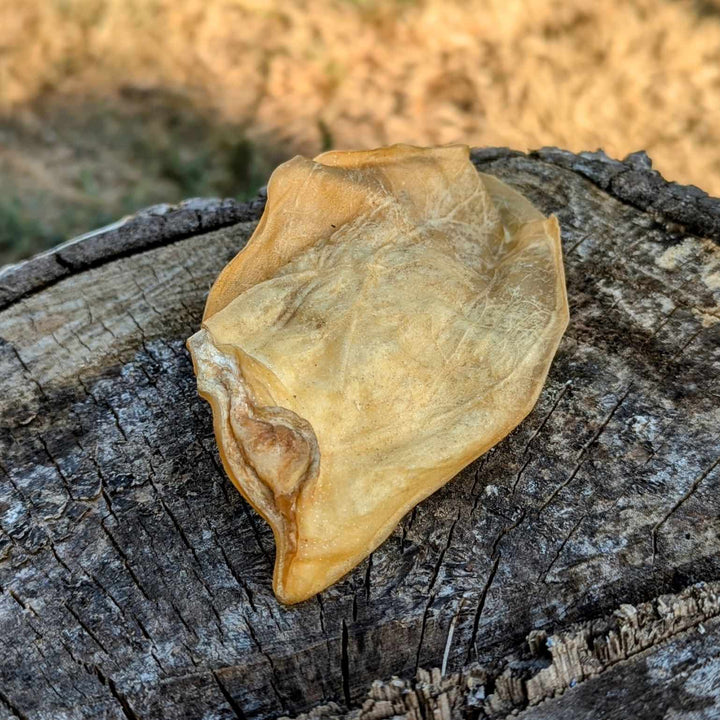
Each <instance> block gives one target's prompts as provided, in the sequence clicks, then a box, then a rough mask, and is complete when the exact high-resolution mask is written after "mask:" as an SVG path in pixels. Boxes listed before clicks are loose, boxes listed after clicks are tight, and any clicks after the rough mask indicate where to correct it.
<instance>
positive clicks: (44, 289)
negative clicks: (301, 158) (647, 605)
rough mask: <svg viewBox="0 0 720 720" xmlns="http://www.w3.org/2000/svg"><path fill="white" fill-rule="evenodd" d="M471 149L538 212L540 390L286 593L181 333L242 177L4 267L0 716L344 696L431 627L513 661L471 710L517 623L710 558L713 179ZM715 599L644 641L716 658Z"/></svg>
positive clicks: (232, 216) (422, 643)
mask: <svg viewBox="0 0 720 720" xmlns="http://www.w3.org/2000/svg"><path fill="white" fill-rule="evenodd" d="M474 158H475V161H476V164H477V165H478V167H479V168H481V169H482V170H483V171H485V172H490V173H494V174H497V175H498V176H499V177H501V178H502V179H504V180H505V181H507V182H509V183H510V184H512V185H514V186H516V187H517V188H518V189H519V190H521V191H522V192H524V193H525V194H527V195H528V196H529V197H530V198H531V199H532V200H533V201H534V202H535V203H536V204H537V205H538V206H539V207H540V208H542V209H543V210H544V211H545V212H555V213H556V214H557V215H558V217H559V219H560V223H561V226H562V233H563V244H564V249H565V257H566V271H567V280H568V292H569V297H570V303H571V320H570V327H569V329H568V332H567V334H566V336H565V338H564V340H563V343H562V345H561V347H560V351H559V353H558V356H557V358H556V360H555V362H554V364H553V368H552V370H551V373H550V377H549V379H548V383H547V385H546V387H545V389H544V391H543V393H542V396H541V398H540V401H539V402H538V405H537V407H536V409H535V411H534V412H533V413H532V414H531V415H530V416H529V417H528V418H527V420H526V421H525V422H524V423H523V424H522V425H521V426H520V427H519V428H518V429H517V430H515V431H514V432H513V433H512V434H511V435H510V436H509V437H508V438H506V439H505V440H504V441H503V442H502V443H500V444H499V445H498V446H497V447H496V448H494V449H493V450H492V451H491V452H489V453H488V454H487V455H486V456H485V457H484V458H481V459H480V461H478V462H477V463H475V464H473V465H472V466H471V467H469V468H467V469H466V470H465V471H464V472H463V473H461V474H460V475H459V476H458V477H457V478H456V479H455V480H453V481H452V482H451V483H449V484H448V485H447V486H446V487H445V488H443V489H442V490H441V491H440V492H438V493H436V494H435V495H434V496H433V497H431V498H429V499H428V500H427V501H425V502H424V503H422V504H421V505H420V506H418V508H416V510H415V511H413V512H412V513H411V514H410V515H409V516H408V517H407V518H406V519H405V521H404V522H403V523H402V525H401V527H399V528H398V529H397V531H396V532H395V533H394V534H393V535H392V536H391V538H390V539H389V540H388V541H387V542H386V543H385V544H384V545H383V546H382V547H381V548H379V549H378V550H377V551H376V552H375V553H374V554H373V556H372V557H371V558H370V559H369V560H368V561H366V562H365V563H363V564H362V565H361V566H360V567H359V568H357V569H356V570H355V571H354V572H352V573H351V574H350V575H349V576H348V577H347V578H345V579H344V580H343V581H342V582H340V583H339V584H337V585H336V586H334V587H332V588H330V589H329V590H327V591H326V592H324V593H323V594H322V595H321V596H319V597H318V598H317V599H315V600H311V601H308V602H306V603H303V604H301V605H299V606H295V607H292V608H285V607H282V606H280V605H278V604H277V602H276V601H275V599H274V597H273V595H272V590H271V573H272V553H273V543H272V535H271V533H270V531H269V529H268V528H267V527H266V526H265V525H264V524H263V523H262V522H261V521H260V520H259V518H257V517H256V516H255V515H254V514H253V513H252V512H251V511H250V510H249V509H248V507H247V506H246V504H245V503H244V502H243V501H242V499H241V498H240V497H239V495H238V494H237V493H236V492H235V491H234V490H233V489H232V487H231V486H230V484H229V482H228V481H227V480H226V478H225V476H224V474H223V472H222V469H221V467H220V465H219V461H218V457H217V454H216V450H215V443H214V439H213V436H212V428H211V423H210V412H209V409H208V407H207V406H206V404H205V403H204V402H203V401H202V400H200V399H199V398H198V397H197V395H196V391H195V382H194V377H193V374H192V369H191V365H190V362H189V358H188V355H187V352H186V351H185V348H184V340H185V338H186V337H187V336H188V335H189V334H190V333H191V332H193V331H194V330H195V329H196V328H197V325H198V323H199V319H200V315H201V312H202V306H203V301H204V297H205V294H206V292H207V290H208V288H209V286H210V283H211V282H212V280H213V279H214V277H215V276H216V275H217V273H218V272H219V270H220V269H221V267H222V266H223V265H224V264H225V263H226V262H227V260H229V259H230V257H232V256H233V255H234V254H235V253H236V252H237V250H238V249H239V248H240V247H241V246H242V244H243V242H244V241H245V240H246V239H247V237H248V236H249V235H250V233H251V232H252V229H253V227H254V224H255V222H256V220H257V219H258V217H259V214H260V212H261V209H262V199H259V200H257V201H255V202H254V203H250V204H247V205H239V204H234V203H227V202H226V203H204V202H195V203H193V204H191V206H190V208H188V207H187V206H182V207H180V208H177V209H172V208H164V209H161V210H156V211H154V212H151V213H145V214H143V215H140V216H138V217H137V218H135V219H131V220H130V221H128V223H125V224H123V225H122V226H121V227H119V228H115V229H111V230H109V231H108V232H106V233H102V234H99V235H95V236H93V237H90V238H87V239H85V240H82V241H80V242H77V243H74V244H71V245H69V246H65V248H61V249H60V250H59V251H56V252H55V253H49V254H46V255H45V256H43V257H41V258H39V259H36V260H33V261H30V262H29V263H27V264H25V265H22V266H18V267H15V268H11V269H9V270H7V271H5V272H4V273H2V274H0V304H2V306H3V309H2V311H1V312H0V336H1V337H2V340H1V341H0V364H1V370H0V377H1V378H2V380H1V382H2V393H1V394H0V408H2V415H1V416H2V421H1V427H0V448H1V450H0V452H1V463H2V465H1V467H0V472H2V478H3V479H2V482H1V483H0V591H1V593H0V716H3V714H4V716H7V717H11V718H12V717H16V718H47V719H50V718H52V720H65V719H68V720H69V719H71V718H73V719H74V718H95V717H107V718H163V719H165V720H175V719H176V718H178V719H179V718H188V719H189V718H207V719H208V720H209V719H210V718H233V717H246V718H266V717H274V716H277V715H283V714H285V715H295V714H298V713H300V712H302V711H304V710H307V709H308V708H310V707H312V706H314V705H317V704H322V703H325V704H327V703H328V702H331V701H332V702H335V703H337V704H338V707H347V706H358V707H359V706H360V705H361V704H362V702H363V701H364V700H365V698H366V694H367V692H368V688H369V687H370V684H371V682H372V681H373V680H375V679H380V680H383V679H384V680H387V679H388V678H390V676H392V675H399V676H400V677H402V678H405V679H406V680H409V679H410V678H411V677H413V676H414V675H415V672H416V669H417V668H418V667H423V666H427V667H431V666H439V665H440V664H441V662H442V660H443V655H444V652H445V650H446V645H447V639H448V631H449V629H450V627H451V626H452V628H453V633H452V641H451V643H450V645H449V650H448V673H451V672H456V671H459V670H461V669H462V668H465V669H466V671H467V672H471V670H468V668H469V667H470V666H472V667H475V668H480V670H477V672H482V673H485V676H484V677H485V681H484V682H486V683H487V685H482V690H481V691H480V690H478V688H475V689H474V690H473V692H474V693H475V696H479V694H484V695H485V696H491V695H492V694H493V693H495V694H497V693H498V687H500V688H502V687H504V686H503V685H502V683H503V682H504V681H502V680H501V678H502V677H505V676H504V675H503V673H506V674H507V673H510V674H512V673H513V672H517V678H516V682H515V685H514V686H513V687H515V686H517V687H519V688H520V690H517V688H516V692H515V696H514V699H512V704H510V705H503V704H502V703H500V704H498V703H495V704H494V705H493V704H492V703H490V704H488V702H485V703H484V704H483V705H482V707H481V708H480V707H476V708H475V710H474V712H475V713H476V714H478V715H479V714H480V713H485V714H488V713H490V714H491V715H494V716H502V715H503V714H505V713H506V712H510V711H513V710H515V711H516V710H519V709H522V708H524V707H525V705H526V704H527V703H529V702H530V699H529V698H530V696H529V694H528V690H527V688H528V687H531V683H532V678H533V677H535V675H536V674H537V672H540V671H541V670H542V663H543V662H546V663H547V662H549V661H548V660H547V658H545V660H544V661H543V658H542V657H539V659H538V658H537V657H533V656H532V653H530V655H528V652H529V650H528V649H527V648H528V643H527V640H526V638H527V637H528V636H529V635H530V636H531V638H534V639H537V638H538V637H539V635H538V633H540V634H542V633H543V632H544V633H545V634H546V635H552V636H558V637H559V636H560V635H562V633H563V632H575V631H577V628H578V627H580V625H578V623H587V622H591V621H593V620H595V621H596V622H600V621H602V619H603V618H605V619H606V621H607V618H608V617H611V616H612V613H613V612H614V611H615V610H617V609H619V608H620V607H621V606H622V605H624V604H625V605H628V604H633V605H638V604H640V603H644V602H648V601H651V600H652V599H653V598H658V597H659V596H661V595H662V594H665V593H668V592H674V593H681V592H682V591H683V590H684V588H687V587H689V586H691V585H692V584H694V583H697V582H699V581H705V582H708V583H710V582H713V581H716V580H720V554H719V553H718V548H719V533H720V493H719V492H718V490H719V488H720V246H719V245H718V240H720V201H718V200H716V199H713V198H708V197H707V196H706V195H705V194H704V193H702V192H701V191H699V190H697V189H694V188H682V187H679V186H675V185H671V184H668V183H666V182H665V181H663V180H662V178H660V177H659V176H658V175H656V174H655V173H653V171H652V170H651V169H650V168H649V163H648V161H647V158H646V157H645V156H644V155H642V154H639V155H634V156H631V157H630V158H628V159H627V160H626V161H625V162H624V163H620V162H617V161H612V160H610V159H608V158H606V157H605V156H603V155H602V154H585V155H582V156H576V155H572V154H570V153H566V152H563V151H559V150H555V149H548V150H544V151H540V152H538V153H534V154H531V155H523V154H520V153H514V152H511V151H507V150H502V149H496V150H484V151H478V152H476V153H475V155H474ZM223 208H224V209H223ZM158 217H161V218H164V219H161V220H158ZM216 228H220V229H216ZM206 230H212V231H211V232H207V233H205V232H204V231H206ZM710 587H711V589H712V587H714V586H710ZM696 591H697V590H696V589H693V590H688V591H686V592H696ZM683 597H684V596H683ZM656 602H657V601H656ZM717 614H718V613H717V609H715V610H712V609H711V610H710V611H709V614H707V615H703V616H702V618H703V620H702V623H704V625H703V626H704V627H707V628H708V629H707V632H706V633H705V634H704V635H700V634H698V633H697V632H695V631H691V630H687V629H685V630H683V632H684V633H685V634H682V633H680V634H677V633H675V634H674V633H670V635H667V634H666V635H664V636H663V637H665V638H670V639H669V640H665V643H666V644H663V645H657V647H655V648H654V649H652V648H651V650H646V651H645V653H648V652H650V653H655V657H661V654H662V653H663V652H668V651H667V648H668V647H670V645H668V644H667V643H670V644H671V645H672V643H675V644H676V645H677V647H678V648H681V646H683V643H686V642H689V643H690V645H688V646H687V647H685V646H683V647H685V649H682V648H681V649H679V650H677V652H681V651H682V652H684V653H686V654H687V653H689V654H690V655H692V653H693V652H697V648H698V647H699V648H701V649H702V652H703V653H705V655H706V656H707V657H708V658H717V656H718V631H717V622H716V621H715V620H713V618H714V617H716V616H717ZM698 623H701V621H700V620H697V623H696V626H697V624H698ZM678 632H680V629H678ZM691 632H694V633H695V634H694V635H692V636H691V637H690V636H689V635H688V633H691ZM531 633H534V634H531ZM688 638H690V639H688ZM661 639H662V638H661V636H660V635H658V636H657V638H656V640H655V641H654V642H660V640H661ZM693 643H695V645H694V646H692V644H693ZM691 646H692V647H691ZM693 647H695V650H693ZM687 648H690V649H687ZM672 652H675V651H672ZM639 657H640V656H638V658H639ZM642 657H643V658H644V657H646V656H645V655H643V656H642ZM638 662H641V660H639V659H635V660H632V659H630V660H623V661H622V662H618V663H617V664H616V665H614V666H613V669H609V670H608V671H607V672H606V673H603V674H601V675H598V676H597V677H592V678H589V679H586V680H584V681H580V684H579V685H578V687H576V688H572V689H569V690H567V692H565V694H564V695H563V696H562V697H560V698H556V699H552V700H548V701H546V702H545V703H542V704H540V705H537V706H533V707H532V708H530V709H528V710H526V711H525V712H527V713H529V715H528V717H533V718H540V717H557V718H560V717H570V716H571V715H572V711H573V710H572V707H573V706H572V704H569V705H568V704H567V703H572V702H573V701H572V699H571V698H572V697H573V694H574V695H575V696H576V697H578V698H584V699H583V700H578V702H584V703H592V698H593V697H595V696H594V695H593V693H599V694H602V693H603V692H604V690H603V689H602V688H603V685H602V683H603V682H610V683H611V684H612V683H614V685H613V687H614V688H615V689H617V688H618V687H622V688H624V689H623V690H622V692H619V694H618V696H617V704H616V707H620V706H621V705H622V703H627V702H629V701H630V700H633V698H636V697H638V696H639V693H633V687H634V686H637V687H639V685H638V684H639V683H641V682H645V681H644V680H643V678H645V677H646V674H643V673H641V672H640V673H639V672H635V671H634V670H633V669H632V667H637V663H638ZM642 662H645V660H642ZM714 662H715V661H714ZM513 663H515V664H516V666H517V667H516V666H514V665H513ZM518 663H519V665H517V664H518ZM633 663H635V665H633ZM696 664H697V663H696ZM631 666H632V667H631ZM625 667H627V668H630V669H628V670H627V672H625V671H623V672H620V669H621V668H625ZM668 667H672V665H668ZM698 667H699V666H698ZM713 667H715V670H713V672H717V668H716V666H713ZM513 668H515V669H513ZM711 670H712V668H711ZM693 672H694V671H693ZM698 672H700V669H698ZM703 672H705V671H703ZM707 672H710V671H709V670H708V671H707ZM608 678H610V680H608ZM499 679H500V680H499ZM498 682H500V685H498ZM673 682H675V681H674V680H673V681H671V680H670V679H668V681H667V683H666V684H665V689H666V691H667V693H670V692H671V691H673V692H674V690H672V689H673V688H676V685H673ZM528 683H530V685H528ZM593 683H594V685H593ZM656 685H657V687H659V688H660V692H662V691H663V685H662V683H656ZM646 686H647V683H645V685H643V686H642V687H643V688H646ZM522 688H525V689H524V690H522ZM595 688H597V689H595ZM556 689H557V688H552V692H555V690H556ZM643 691H644V690H643ZM503 692H504V691H503ZM523 692H524V693H525V694H524V695H523ZM552 692H551V693H550V694H552ZM647 692H648V693H649V692H650V690H648V691H647ZM623 693H624V694H623ZM687 693H690V694H692V690H687ZM533 697H534V696H533ZM598 697H599V695H598ZM648 697H650V698H651V700H650V701H651V702H656V703H657V705H658V707H661V706H662V703H661V702H660V700H659V699H656V700H652V697H651V695H648ZM658 697H660V696H658ZM683 697H684V696H683ZM495 699H496V700H498V701H499V700H500V699H501V698H500V697H499V696H498V697H496V698H495ZM706 700H707V698H705V699H703V700H702V702H705V705H704V706H703V707H710V705H708V704H707V703H708V702H710V701H707V702H706ZM459 702H460V701H459ZM467 702H468V701H467V693H466V692H465V690H463V699H462V703H464V705H463V707H468V706H467ZM473 702H475V701H474V700H473ZM698 702H700V701H698ZM551 703H556V704H557V710H552V712H554V713H555V714H554V715H553V714H547V713H546V714H545V715H543V714H538V712H540V709H541V708H548V707H550V704H551ZM563 703H564V704H563ZM582 707H583V708H584V709H583V712H586V710H587V707H586V705H583V706H582ZM608 707H609V706H608ZM667 707H672V706H667ZM458 712H460V711H459V710H458ZM549 712H550V711H549V710H548V713H549ZM587 712H590V711H589V710H588V711H587ZM563 713H565V714H563ZM568 713H569V714H568ZM616 714H617V713H616ZM589 716H590V715H588V717H589ZM609 716H612V713H609ZM648 717H650V715H648ZM702 717H706V716H702ZM707 717H710V715H707Z"/></svg>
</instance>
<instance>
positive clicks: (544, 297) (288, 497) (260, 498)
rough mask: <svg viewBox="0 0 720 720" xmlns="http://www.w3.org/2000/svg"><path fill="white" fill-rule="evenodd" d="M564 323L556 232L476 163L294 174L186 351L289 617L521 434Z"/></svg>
mask: <svg viewBox="0 0 720 720" xmlns="http://www.w3.org/2000/svg"><path fill="white" fill-rule="evenodd" d="M567 321H568V308H567V299H566V295H565V281H564V275H563V265H562V256H561V250H560V236H559V228H558V224H557V221H556V220H555V218H554V217H551V218H549V219H546V218H545V217H543V215H542V214H541V213H540V212H539V211H538V210H536V209H535V208H534V207H533V206H532V205H531V204H530V202H528V201H527V200H526V199H525V198H524V197H522V196H521V195H520V194H518V193H517V192H515V191H514V190H511V189H510V188H509V187H508V186H507V185H504V184H503V183H502V182H500V181H499V180H497V179H495V178H494V177H491V176H489V175H484V174H482V173H478V172H477V171H476V170H475V168H474V167H473V166H472V164H471V163H470V161H469V151H468V148H467V147H465V146H459V145H458V146H449V147H438V148H427V149H426V148H416V147H410V146H407V145H394V146H392V147H389V148H382V149H379V150H371V151H367V152H364V151H363V152H328V153H323V154H322V155H319V156H318V157H316V158H315V159H314V160H308V159H306V158H303V157H296V158H293V159H292V160H290V161H288V162H286V163H285V164H283V165H281V166H280V167H279V168H278V169H277V170H276V171H275V172H274V173H273V175H272V177H271V178H270V184H269V186H268V202H267V207H266V209H265V213H264V215H263V217H262V220H261V221H260V224H259V225H258V227H257V229H256V230H255V233H254V234H253V236H252V238H251V239H250V240H249V242H248V243H247V246H246V247H245V248H244V249H243V250H242V251H241V252H240V253H238V255H237V256H236V257H235V258H234V259H233V260H232V262H230V264H229V265H228V266H227V267H226V268H225V269H224V270H223V272H222V273H221V274H220V277H219V278H218V279H217V281H216V282H215V284H214V286H213V288H212V290H211V291H210V295H209V297H208V300H207V306H206V308H205V317H204V319H203V323H202V329H201V330H200V331H199V332H198V333H196V334H195V335H193V336H192V337H191V338H190V339H189V340H188V347H189V348H190V351H191V353H192V356H193V361H194V365H195V373H196V375H197V379H198V388H199V391H200V394H201V395H202V396H203V397H205V398H206V399H207V400H208V401H209V402H210V404H211V405H212V410H213V417H214V425H215V435H216V437H217V441H218V445H219V447H220V454H221V456H222V460H223V463H224V465H225V469H226V471H227V473H228V475H229V476H230V479H231V480H232V482H233V483H234V485H235V486H236V487H237V489H238V490H239V491H240V492H241V493H242V494H243V496H244V497H245V498H246V499H247V501H248V502H249V503H250V504H251V505H252V506H253V507H254V508H255V510H257V512H258V513H260V515H262V516H263V517H264V518H265V520H267V522H268V523H270V526H271V527H272V529H273V532H274V534H275V542H276V545H277V555H276V559H275V573H274V579H273V587H274V590H275V594H276V595H277V597H278V599H279V600H281V601H282V602H285V603H296V602H299V601H301V600H304V599H306V598H309V597H311V596H313V595H315V594H316V593H318V592H320V591H321V590H323V589H324V588H326V587H327V586H328V585H330V584H332V583H333V582H335V581H336V580H338V579H339V578H341V577H342V576H343V575H344V574H345V573H347V572H348V571H349V570H351V569H352V568H353V567H355V566H356V565H357V564H358V563H359V562H360V561H361V560H362V559H363V558H365V557H366V556H367V555H368V554H369V553H370V552H372V551H373V550H374V549H375V548H376V547H378V545H380V543H382V542H383V541H384V540H385V538H387V537H388V535H389V534H390V533H391V532H392V530H393V528H394V527H395V526H396V524H397V523H398V521H399V520H400V519H401V518H402V517H403V515H405V513H407V512H408V511H409V510H410V509H411V508H412V507H413V506H414V505H416V504H417V503H418V502H420V501H421V500H422V499H423V498H426V497H427V496H428V495H430V494H431V493H433V492H435V490H437V489H438V488H439V487H441V486H442V485H444V484H445V483H446V482H447V481H448V480H450V478H452V477H453V476H454V475H455V474H456V473H457V472H459V471H460V470H461V469H462V468H463V467H465V466H466V465H467V464H468V463H470V462H472V461H473V460H474V459H475V458H477V457H478V456H479V455H482V453H484V452H485V451H486V450H488V449H489V448H490V447H492V446H493V445H494V444H495V443H497V442H498V441H499V440H500V439H501V438H503V437H504V436H505V435H506V434H507V433H508V432H510V431H511V430H512V429H513V428H514V427H515V426H516V425H517V424H518V423H519V422H520V421H521V420H522V419H523V418H524V417H525V416H526V415H527V414H528V412H530V410H531V409H532V407H533V405H534V404H535V401H536V400H537V397H538V395H539V393H540V389H541V388H542V385H543V382H544V381H545V377H546V375H547V372H548V367H549V365H550V362H551V360H552V358H553V355H554V354H555V350H556V349H557V346H558V343H559V342H560V338H561V336H562V333H563V331H564V330H565V327H566V325H567Z"/></svg>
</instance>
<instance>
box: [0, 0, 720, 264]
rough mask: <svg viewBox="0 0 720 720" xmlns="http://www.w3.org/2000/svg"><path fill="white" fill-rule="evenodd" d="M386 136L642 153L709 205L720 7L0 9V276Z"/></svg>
mask: <svg viewBox="0 0 720 720" xmlns="http://www.w3.org/2000/svg"><path fill="white" fill-rule="evenodd" d="M393 142H410V143H417V144H436V143H447V142H464V143H468V144H471V145H509V146H511V147H515V148H518V149H530V148H537V147H541V146H543V145H558V146H561V147H565V148H568V149H571V150H575V151H579V150H594V149H596V148H599V147H602V148H604V149H605V150H606V151H607V152H608V153H609V154H610V155H614V156H616V157H623V156H625V155H626V154H627V153H629V152H632V151H635V150H638V149H641V148H642V149H645V150H647V152H648V153H649V154H650V155H651V157H652V158H653V160H654V162H655V165H656V167H657V168H658V169H660V170H661V171H662V172H663V174H664V175H665V176H666V177H668V178H670V179H673V180H677V181H679V182H683V183H693V184H696V185H699V186H700V187H702V188H703V189H705V190H707V191H708V192H711V193H713V194H716V195H720V0H701V1H695V2H692V1H691V0H603V1H602V2H598V1H597V0H534V1H533V0H385V1H382V0H265V1H263V0H255V1H253V0H23V1H22V2H17V0H0V263H1V262H9V261H14V260H16V259H18V258H21V257H25V256H27V255H28V254H31V253H33V252H36V251H38V250H39V249H41V248H43V247H46V246H48V245H52V244H53V243H56V242H58V241H60V240H62V239H64V238H66V237H68V236H71V235H73V234H76V233H79V232H82V231H85V230H88V229H91V228H93V227H96V226H98V225H100V224H103V223H105V222H109V221H111V220H114V219H116V218H117V217H119V216H122V215H123V214H127V213H129V212H132V211H133V210H135V209H137V208H139V207H143V206H145V205H148V204H151V203H155V202H163V201H168V202H173V201H177V200H179V199H181V198H183V197H188V196H192V195H232V196H237V197H244V196H247V195H248V194H251V193H252V192H253V191H254V190H255V189H256V188H257V187H258V186H259V185H260V184H263V183H264V181H265V180H266V178H267V175H268V174H269V172H270V170H271V169H272V167H274V165H276V164H277V163H278V162H279V161H281V160H283V159H285V158H287V157H289V156H291V155H293V154H295V153H298V152H300V153H303V154H314V153H317V152H318V151H320V150H321V149H326V148H329V147H336V148H359V147H373V146H378V145H384V144H388V143H393Z"/></svg>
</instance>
